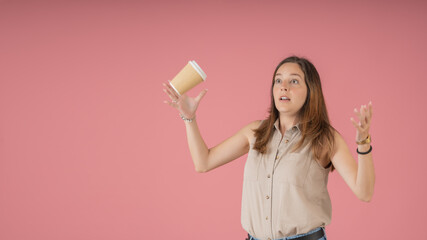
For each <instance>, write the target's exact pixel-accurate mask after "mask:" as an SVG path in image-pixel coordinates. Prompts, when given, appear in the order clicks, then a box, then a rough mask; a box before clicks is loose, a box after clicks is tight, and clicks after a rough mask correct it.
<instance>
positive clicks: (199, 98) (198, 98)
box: [195, 89, 208, 102]
mask: <svg viewBox="0 0 427 240" xmlns="http://www.w3.org/2000/svg"><path fill="white" fill-rule="evenodd" d="M207 92H208V90H207V89H204V90H202V91H201V92H200V93H199V95H198V96H197V97H196V99H195V100H196V102H200V100H202V98H203V97H204V96H205V95H206V93H207Z"/></svg>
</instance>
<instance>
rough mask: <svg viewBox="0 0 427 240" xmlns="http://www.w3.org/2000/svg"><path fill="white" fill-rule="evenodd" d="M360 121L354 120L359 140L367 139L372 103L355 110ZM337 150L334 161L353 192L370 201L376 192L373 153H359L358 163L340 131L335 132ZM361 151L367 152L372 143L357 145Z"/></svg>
mask: <svg viewBox="0 0 427 240" xmlns="http://www.w3.org/2000/svg"><path fill="white" fill-rule="evenodd" d="M355 112H356V114H357V115H358V117H359V120H360V122H359V123H356V122H355V121H354V120H353V119H352V122H353V124H354V126H355V127H356V129H357V137H356V139H357V140H363V139H365V138H366V137H367V136H368V134H369V127H370V123H371V117H372V104H371V103H370V104H369V105H368V107H366V106H362V107H361V109H360V112H357V110H355ZM335 146H336V147H335V149H336V152H335V154H334V156H333V157H332V163H333V164H334V167H335V168H336V169H337V171H338V173H339V174H340V175H341V176H342V178H343V179H344V181H345V182H346V183H347V185H348V186H349V187H350V189H351V190H352V191H353V193H354V194H355V195H356V196H357V197H358V198H359V199H360V200H362V201H365V202H369V201H370V200H371V199H372V196H373V194H374V186H375V170H374V163H373V159H372V153H368V154H358V163H357V162H356V160H355V159H354V158H353V156H352V155H351V152H350V150H349V149H348V146H347V144H346V143H345V141H344V139H343V138H342V136H341V135H340V134H339V133H337V132H336V133H335ZM357 148H358V151H359V152H367V151H368V150H369V148H370V144H369V143H368V144H363V145H358V146H357Z"/></svg>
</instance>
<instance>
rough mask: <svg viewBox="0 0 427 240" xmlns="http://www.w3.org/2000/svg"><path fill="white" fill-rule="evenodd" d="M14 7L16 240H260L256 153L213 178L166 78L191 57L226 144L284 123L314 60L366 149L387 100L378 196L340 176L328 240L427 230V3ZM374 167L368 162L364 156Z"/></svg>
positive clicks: (2, 144) (0, 136)
mask: <svg viewBox="0 0 427 240" xmlns="http://www.w3.org/2000/svg"><path fill="white" fill-rule="evenodd" d="M372 2H373V1H353V2H347V3H343V2H341V1H336V2H332V1H211V2H208V1H204V2H201V1H185V2H181V3H178V1H152V2H139V1H7V0H2V1H0V68H1V70H0V239H5V240H14V239H64V240H66V239H172V238H173V237H175V238H174V239H185V238H186V239H206V240H210V239H212V240H213V239H244V237H245V236H246V233H245V232H244V230H243V229H242V227H241V225H240V204H241V193H242V192H241V191H242V181H243V179H242V177H243V167H244V164H245V161H246V155H245V156H243V157H241V158H239V159H237V160H235V161H233V162H231V163H229V164H227V165H225V166H223V167H220V168H218V169H215V170H214V171H212V172H209V173H206V174H200V173H196V172H195V170H194V166H193V163H192V160H191V157H190V154H189V150H188V147H187V142H186V136H185V127H184V123H183V122H182V120H181V119H180V118H179V116H178V114H177V112H176V111H175V110H174V109H172V108H171V107H169V106H168V105H166V104H164V103H163V101H164V100H166V99H167V96H166V95H165V94H164V93H163V91H162V85H161V83H162V82H165V81H166V80H168V79H171V78H173V76H174V75H175V74H176V73H177V72H178V71H179V70H180V69H181V68H182V67H183V66H184V65H185V64H186V63H187V61H189V60H196V61H197V62H198V63H199V65H200V66H201V67H202V68H203V69H204V70H205V72H206V73H207V75H208V77H207V81H206V83H203V84H201V85H199V86H198V87H196V88H195V89H194V90H192V91H190V92H189V95H190V96H195V95H197V94H198V93H199V92H200V91H201V90H202V89H203V88H208V89H209V91H208V93H207V95H206V96H205V98H204V99H203V100H202V102H201V105H200V107H199V110H198V113H197V118H198V123H199V126H200V129H201V133H202V135H203V137H204V139H205V141H206V143H207V145H208V146H209V147H213V146H215V145H216V144H218V143H220V142H221V141H222V140H224V139H225V138H227V137H229V136H230V135H231V134H234V133H235V132H236V131H238V130H239V129H240V128H241V127H243V126H244V125H245V124H247V123H249V122H250V121H253V120H255V119H263V118H264V117H266V112H267V108H268V105H269V86H270V82H271V78H272V74H273V71H274V68H275V66H276V65H277V64H278V63H279V62H280V60H282V59H283V58H285V57H287V56H289V55H291V54H297V55H299V56H305V57H307V58H308V59H310V60H311V61H312V62H313V63H314V65H315V66H316V67H317V69H318V71H319V73H320V75H321V78H322V81H323V88H324V94H325V97H326V102H327V105H328V110H329V114H330V118H331V120H332V123H333V125H334V126H335V127H336V128H337V129H338V130H339V131H340V132H341V133H342V134H343V135H344V137H345V139H346V140H347V142H348V144H349V146H350V149H354V152H355V150H356V149H355V148H356V145H355V144H354V138H355V130H354V129H353V126H352V124H351V122H350V120H349V119H350V117H351V116H353V108H354V107H358V106H360V105H361V104H367V103H368V102H369V100H372V102H373V106H374V116H373V123H372V130H371V134H372V139H373V147H374V150H373V156H374V162H375V168H376V177H377V181H376V188H375V195H374V198H373V199H372V201H371V202H370V203H364V202H361V201H359V200H358V199H357V198H356V196H355V195H354V194H353V193H352V192H351V190H350V189H349V188H348V186H347V185H346V184H345V183H344V181H343V179H342V178H341V176H340V175H339V174H338V173H337V172H334V173H332V174H331V175H330V178H329V192H330V195H331V199H332V204H333V216H332V223H331V224H330V225H328V226H327V227H326V231H327V234H328V239H348V240H351V239H410V238H416V237H419V236H420V234H425V233H424V232H425V231H424V229H425V223H426V220H425V218H426V216H427V207H426V205H425V203H426V201H427V188H426V186H425V185H426V183H427V177H426V174H425V171H426V168H427V161H426V155H425V148H426V147H425V146H424V145H425V144H424V143H425V136H426V135H427V131H426V127H425V122H426V121H427V113H426V107H425V105H426V104H425V102H424V96H425V95H424V93H425V91H426V90H425V89H426V87H427V83H426V80H427V79H426V77H425V69H426V66H427V48H426V45H425V44H426V42H427V31H426V29H427V17H426V12H427V3H426V2H425V1H384V2H383V3H380V1H378V2H377V3H372ZM354 156H355V157H356V154H354Z"/></svg>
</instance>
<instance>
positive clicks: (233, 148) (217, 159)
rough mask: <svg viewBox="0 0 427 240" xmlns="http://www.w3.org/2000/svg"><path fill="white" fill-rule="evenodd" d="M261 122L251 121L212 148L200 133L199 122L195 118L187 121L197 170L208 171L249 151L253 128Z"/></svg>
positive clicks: (188, 134) (192, 155)
mask: <svg viewBox="0 0 427 240" xmlns="http://www.w3.org/2000/svg"><path fill="white" fill-rule="evenodd" d="M259 122H260V121H254V122H251V123H249V124H248V125H246V126H245V127H243V128H242V129H240V130H239V131H238V132H237V133H235V134H234V135H233V136H231V137H229V138H228V139H226V140H224V141H223V142H221V143H220V144H218V145H216V146H215V147H213V148H210V149H209V148H208V147H207V146H206V143H205V142H204V140H203V138H202V136H201V134H200V131H199V128H198V126H197V122H196V121H195V120H193V122H186V123H185V126H186V129H187V141H188V146H189V149H190V153H191V157H192V159H193V162H194V167H195V169H196V171H197V172H208V171H210V170H212V169H215V168H217V167H219V166H222V165H224V164H226V163H229V162H231V161H233V160H235V159H237V158H239V157H241V156H243V155H244V154H246V153H248V151H249V138H250V137H251V136H252V135H253V131H252V130H253V129H255V128H257V127H258V126H259Z"/></svg>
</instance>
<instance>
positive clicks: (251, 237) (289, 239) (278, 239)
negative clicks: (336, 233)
mask: <svg viewBox="0 0 427 240" xmlns="http://www.w3.org/2000/svg"><path fill="white" fill-rule="evenodd" d="M317 231H323V234H324V236H323V237H322V238H320V239H319V240H323V239H324V240H327V238H326V232H325V228H324V227H318V228H315V229H313V230H311V231H309V232H307V233H302V234H298V235H294V236H289V237H284V238H276V239H274V240H292V239H295V238H298V237H303V236H307V235H310V234H312V233H315V232H317ZM248 236H249V240H261V239H258V238H255V237H253V236H252V235H250V234H249V233H248Z"/></svg>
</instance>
